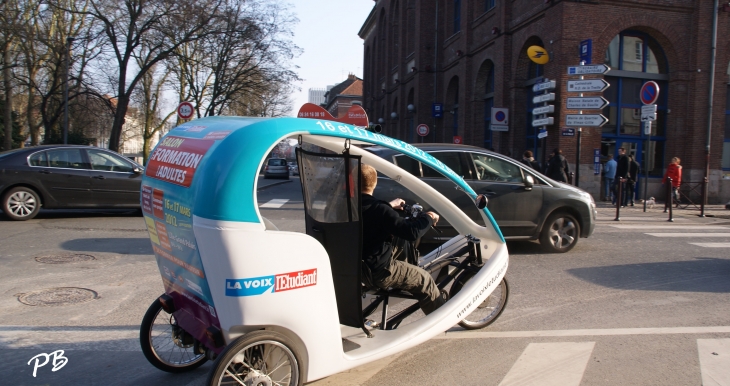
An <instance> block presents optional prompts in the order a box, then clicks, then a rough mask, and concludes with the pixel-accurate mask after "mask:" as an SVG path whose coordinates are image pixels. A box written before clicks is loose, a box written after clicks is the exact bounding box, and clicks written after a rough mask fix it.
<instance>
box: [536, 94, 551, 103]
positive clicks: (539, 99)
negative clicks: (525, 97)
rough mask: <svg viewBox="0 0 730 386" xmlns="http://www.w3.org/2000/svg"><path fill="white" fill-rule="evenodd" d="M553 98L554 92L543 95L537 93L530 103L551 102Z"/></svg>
mask: <svg viewBox="0 0 730 386" xmlns="http://www.w3.org/2000/svg"><path fill="white" fill-rule="evenodd" d="M554 100H555V94H554V93H549V94H544V95H538V96H536V97H534V98H532V103H533V104H536V103H542V102H552V101H554Z"/></svg>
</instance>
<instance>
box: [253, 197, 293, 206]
mask: <svg viewBox="0 0 730 386" xmlns="http://www.w3.org/2000/svg"><path fill="white" fill-rule="evenodd" d="M288 201H289V200H288V199H285V198H275V199H273V200H271V201H269V202H267V203H266V204H261V205H259V208H281V207H282V206H284V204H286V203H287V202H288Z"/></svg>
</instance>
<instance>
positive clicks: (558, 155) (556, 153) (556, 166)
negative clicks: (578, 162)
mask: <svg viewBox="0 0 730 386" xmlns="http://www.w3.org/2000/svg"><path fill="white" fill-rule="evenodd" d="M547 164H548V166H547V169H546V171H545V175H547V176H548V177H550V178H552V179H553V180H555V181H560V182H565V183H567V182H568V174H570V169H569V168H568V160H566V159H565V157H563V151H562V150H560V149H555V150H553V156H552V157H550V160H549V161H548V163H547Z"/></svg>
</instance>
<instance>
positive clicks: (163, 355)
mask: <svg viewBox="0 0 730 386" xmlns="http://www.w3.org/2000/svg"><path fill="white" fill-rule="evenodd" d="M149 334H150V347H151V348H152V352H153V353H154V355H155V357H156V358H157V359H158V360H159V361H160V362H162V363H164V364H166V365H168V366H171V367H186V366H190V365H192V364H194V363H196V362H199V361H201V360H204V359H205V355H204V354H196V353H195V345H194V344H185V343H184V342H183V341H182V339H181V330H180V329H178V328H177V324H176V322H175V317H174V316H172V315H169V314H167V313H166V312H163V310H162V308H160V309H159V310H158V311H157V314H156V315H155V319H154V321H153V322H152V326H150V333H149Z"/></svg>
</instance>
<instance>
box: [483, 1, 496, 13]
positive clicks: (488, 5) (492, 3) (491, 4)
mask: <svg viewBox="0 0 730 386" xmlns="http://www.w3.org/2000/svg"><path fill="white" fill-rule="evenodd" d="M495 5H496V4H495V0H484V10H485V11H489V10H490V9H492V8H494V6H495Z"/></svg>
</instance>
